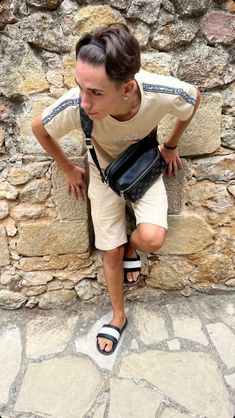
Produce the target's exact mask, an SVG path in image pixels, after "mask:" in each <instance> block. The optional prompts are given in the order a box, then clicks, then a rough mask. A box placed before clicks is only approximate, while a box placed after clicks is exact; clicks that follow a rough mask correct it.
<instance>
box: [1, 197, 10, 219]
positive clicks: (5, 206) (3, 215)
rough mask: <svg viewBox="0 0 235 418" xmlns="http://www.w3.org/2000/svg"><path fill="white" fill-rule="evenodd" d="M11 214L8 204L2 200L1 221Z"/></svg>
mask: <svg viewBox="0 0 235 418" xmlns="http://www.w3.org/2000/svg"><path fill="white" fill-rule="evenodd" d="M8 214H9V206H8V203H7V202H5V201H4V200H0V219H4V218H6V217H7V216H8Z"/></svg>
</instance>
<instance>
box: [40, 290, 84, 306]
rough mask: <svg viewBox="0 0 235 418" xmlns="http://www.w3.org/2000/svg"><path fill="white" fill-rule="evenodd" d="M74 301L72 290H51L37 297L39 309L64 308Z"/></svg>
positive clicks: (75, 297) (75, 298)
mask: <svg viewBox="0 0 235 418" xmlns="http://www.w3.org/2000/svg"><path fill="white" fill-rule="evenodd" d="M76 301H77V295H76V292H75V291H74V290H67V289H61V290H52V291H50V292H47V293H44V294H43V295H41V296H40V297H39V302H38V306H39V308H41V309H54V308H65V307H66V306H70V305H73V304H74V303H75V302H76Z"/></svg>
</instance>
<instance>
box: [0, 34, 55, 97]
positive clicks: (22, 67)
mask: <svg viewBox="0 0 235 418" xmlns="http://www.w3.org/2000/svg"><path fill="white" fill-rule="evenodd" d="M14 30H16V28H13V31H14ZM10 35H12V36H13V37H14V38H15V37H19V38H20V37H21V35H20V32H19V30H18V31H17V30H16V33H12V34H10ZM2 46H3V52H4V54H5V58H4V73H3V74H1V82H0V86H1V87H2V89H3V92H4V94H5V96H6V97H15V96H21V95H25V94H32V93H39V92H42V91H45V90H47V88H48V82H47V80H46V77H45V75H44V72H43V70H42V67H41V63H40V62H39V61H38V60H37V59H36V57H35V55H34V54H33V53H32V51H31V49H30V48H29V46H28V45H27V44H26V43H22V42H17V43H15V41H14V39H10V37H9V38H7V37H5V38H4V39H3V43H2Z"/></svg>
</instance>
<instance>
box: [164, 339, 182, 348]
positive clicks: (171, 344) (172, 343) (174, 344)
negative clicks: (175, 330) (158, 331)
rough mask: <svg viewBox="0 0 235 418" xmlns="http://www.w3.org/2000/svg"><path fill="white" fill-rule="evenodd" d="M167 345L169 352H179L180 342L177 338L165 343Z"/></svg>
mask: <svg viewBox="0 0 235 418" xmlns="http://www.w3.org/2000/svg"><path fill="white" fill-rule="evenodd" d="M167 345H168V348H169V350H180V341H179V340H178V339H177V338H175V339H174V340H170V341H167Z"/></svg>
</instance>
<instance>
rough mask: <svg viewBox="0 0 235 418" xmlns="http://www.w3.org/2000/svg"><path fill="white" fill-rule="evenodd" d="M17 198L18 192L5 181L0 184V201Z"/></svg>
mask: <svg viewBox="0 0 235 418" xmlns="http://www.w3.org/2000/svg"><path fill="white" fill-rule="evenodd" d="M17 196H18V191H17V190H16V188H15V187H13V186H11V185H10V184H9V183H8V182H7V181H1V183H0V199H7V200H15V199H16V198H17Z"/></svg>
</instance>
